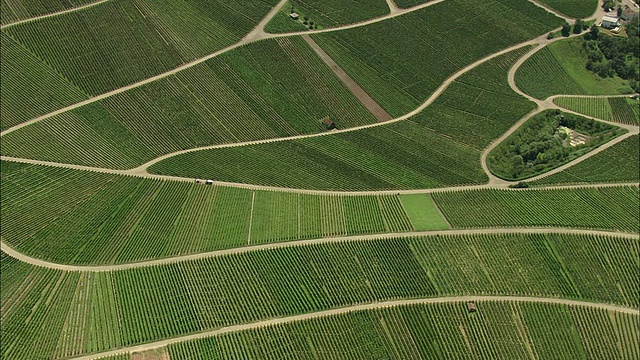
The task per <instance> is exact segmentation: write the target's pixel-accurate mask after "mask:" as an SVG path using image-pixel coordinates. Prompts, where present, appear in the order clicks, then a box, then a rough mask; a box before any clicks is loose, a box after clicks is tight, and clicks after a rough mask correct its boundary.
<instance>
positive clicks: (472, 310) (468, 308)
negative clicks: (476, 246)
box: [467, 302, 477, 313]
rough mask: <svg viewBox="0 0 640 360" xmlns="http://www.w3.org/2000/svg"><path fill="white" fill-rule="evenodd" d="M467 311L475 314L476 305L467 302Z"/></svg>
mask: <svg viewBox="0 0 640 360" xmlns="http://www.w3.org/2000/svg"><path fill="white" fill-rule="evenodd" d="M467 310H468V311H469V312H470V313H472V312H476V310H477V309H476V304H475V303H473V302H468V303H467Z"/></svg>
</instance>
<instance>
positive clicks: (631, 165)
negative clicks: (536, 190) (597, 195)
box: [530, 135, 640, 186]
mask: <svg viewBox="0 0 640 360" xmlns="http://www.w3.org/2000/svg"><path fill="white" fill-rule="evenodd" d="M639 154H640V148H639V146H638V136H637V135H636V136H632V137H630V138H628V139H625V140H623V141H622V142H620V143H618V144H616V145H614V146H612V147H611V148H609V149H607V150H605V151H603V152H601V153H599V154H596V155H594V156H592V157H590V158H588V159H586V160H584V161H582V162H580V163H578V164H576V165H574V166H572V167H570V168H568V169H566V170H564V171H561V172H559V173H557V174H554V175H551V176H548V177H544V178H542V179H540V180H537V181H534V182H531V183H530V184H531V185H534V186H536V185H550V184H589V183H607V182H608V183H620V182H638V181H639V180H640V178H639V176H640V175H639V174H640V169H639V168H638V164H639V163H640V156H639Z"/></svg>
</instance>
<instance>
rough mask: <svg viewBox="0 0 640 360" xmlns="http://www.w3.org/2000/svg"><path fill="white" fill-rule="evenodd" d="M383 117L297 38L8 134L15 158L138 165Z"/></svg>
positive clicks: (233, 54) (252, 48) (7, 151)
mask: <svg viewBox="0 0 640 360" xmlns="http://www.w3.org/2000/svg"><path fill="white" fill-rule="evenodd" d="M327 117H328V118H330V119H331V120H332V121H333V122H334V123H335V124H336V126H337V127H338V128H340V129H344V128H349V127H354V126H359V125H366V124H370V123H374V122H375V121H376V119H375V118H374V116H373V115H372V114H371V113H369V112H368V111H367V110H366V109H365V108H364V106H363V105H362V104H361V103H360V102H359V101H358V100H357V99H356V97H355V96H354V95H353V94H352V93H351V92H349V91H348V90H347V88H346V87H345V86H344V85H343V84H342V82H340V80H338V79H337V78H336V76H335V75H334V74H333V73H332V72H331V70H330V69H329V68H328V67H327V66H326V65H325V64H324V63H323V62H322V61H321V60H320V59H319V58H318V57H317V55H316V54H315V53H314V52H313V50H311V48H310V47H309V46H308V45H307V44H306V43H305V42H304V41H303V40H302V39H301V38H299V37H295V38H287V39H278V40H267V41H261V42H258V43H254V44H250V45H247V46H244V47H241V48H239V49H235V50H233V51H230V52H228V53H226V54H223V55H221V56H219V57H216V58H214V59H211V60H209V61H207V62H206V63H204V64H200V65H198V66H195V67H193V68H191V69H188V70H185V71H182V72H179V73H177V74H175V75H173V76H170V77H168V78H165V79H162V80H159V81H156V82H153V83H151V84H148V85H145V86H142V87H139V88H136V89H133V90H129V91H126V92H124V93H122V94H118V95H115V96H112V97H110V98H107V99H105V100H102V101H100V102H98V103H94V104H90V105H87V106H84V107H81V108H79V109H76V110H73V111H70V112H66V113H63V114H61V115H58V116H56V117H53V118H50V119H46V120H44V121H41V122H39V123H36V124H33V125H30V126H28V127H25V128H22V129H19V130H18V131H15V132H13V133H10V134H8V135H6V136H4V137H3V147H2V153H3V154H4V155H11V156H16V157H28V158H36V159H41V160H50V161H59V162H65V163H73V164H81V165H90V166H98V167H111V168H131V167H135V166H138V165H140V164H142V163H144V162H147V161H150V160H152V159H154V158H156V157H158V156H161V155H163V154H166V153H170V152H173V151H178V150H182V149H189V148H194V147H200V146H208V145H216V144H224V143H233V142H241V141H252V140H262V139H268V138H275V137H284V136H293V135H300V134H310V133H318V132H322V131H325V126H324V124H323V123H322V119H324V118H327Z"/></svg>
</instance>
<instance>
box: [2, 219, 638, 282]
mask: <svg viewBox="0 0 640 360" xmlns="http://www.w3.org/2000/svg"><path fill="white" fill-rule="evenodd" d="M482 234H572V235H601V236H617V237H623V238H634V239H636V238H638V239H640V236H639V235H638V234H630V233H624V232H615V231H599V230H586V229H568V228H550V227H549V228H516V227H514V228H483V229H461V230H437V231H414V232H404V233H386V234H374V235H371V234H369V235H356V236H340V237H330V238H319V239H310V240H299V241H288V242H277V243H270V244H263V245H254V246H243V247H237V248H232V249H225V250H218V251H211V252H204V253H195V254H190V255H181V256H175V257H169V258H164V259H155V260H149V261H141V262H134V263H126V264H114V265H95V266H85V265H66V264H57V263H53V262H49V261H45V260H41V259H37V258H33V257H30V256H28V255H25V254H23V253H21V252H18V251H17V250H15V249H14V248H12V247H11V246H10V245H9V244H7V243H5V242H4V241H2V242H0V248H1V249H2V251H3V252H4V253H5V254H7V255H9V256H11V257H13V258H16V259H18V260H20V261H22V262H24V263H27V264H31V265H34V266H39V267H44V268H48V269H55V270H63V271H80V272H102V271H115V270H127V269H135V268H141V267H148V266H158V265H166V264H173V263H177V262H183V261H189V260H198V259H205V258H212V257H219V256H226V255H235V254H243V253H247V252H252V251H263V250H272V249H280V248H285V247H291V246H308V245H318V244H327V243H340V242H351V241H364V240H376V239H389V238H403V239H404V238H410V237H419V236H438V235H482Z"/></svg>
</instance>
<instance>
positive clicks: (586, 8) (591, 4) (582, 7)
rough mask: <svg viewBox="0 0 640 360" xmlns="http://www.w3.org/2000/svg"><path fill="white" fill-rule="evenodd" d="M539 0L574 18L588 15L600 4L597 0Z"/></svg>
mask: <svg viewBox="0 0 640 360" xmlns="http://www.w3.org/2000/svg"><path fill="white" fill-rule="evenodd" d="M539 2H540V3H542V4H544V5H547V6H549V7H551V8H552V9H555V10H556V11H558V12H560V13H562V14H564V15H567V16H570V17H573V18H576V19H583V18H587V17H590V16H591V15H593V13H594V12H595V11H596V7H598V6H600V5H601V4H600V2H599V1H598V0H586V1H585V0H539Z"/></svg>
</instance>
